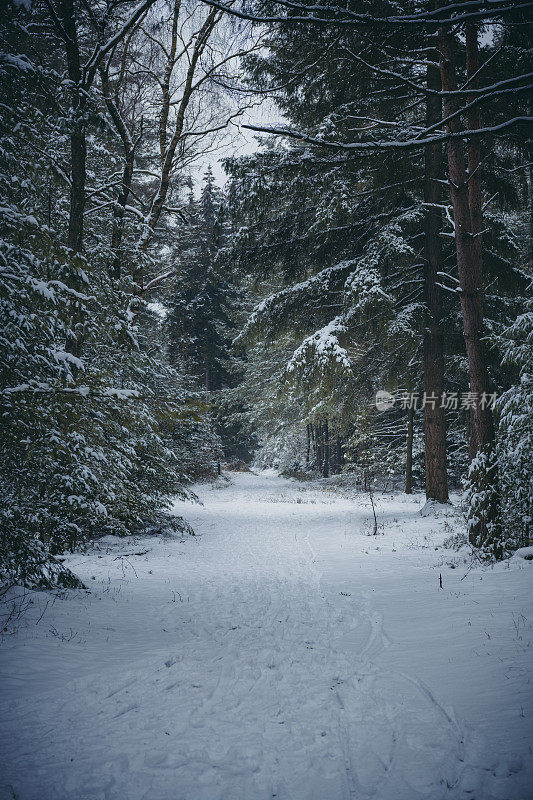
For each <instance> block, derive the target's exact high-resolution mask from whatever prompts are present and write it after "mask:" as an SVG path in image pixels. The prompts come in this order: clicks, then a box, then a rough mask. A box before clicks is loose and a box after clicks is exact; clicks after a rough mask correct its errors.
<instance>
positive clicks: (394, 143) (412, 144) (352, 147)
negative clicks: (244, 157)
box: [242, 116, 533, 152]
mask: <svg viewBox="0 0 533 800" xmlns="http://www.w3.org/2000/svg"><path fill="white" fill-rule="evenodd" d="M532 123H533V117H525V116H519V117H513V118H512V119H509V120H506V121H505V122H502V123H500V124H499V125H492V126H487V127H485V128H477V129H475V130H465V131H459V132H457V133H443V134H438V135H436V136H428V137H425V138H424V139H419V138H415V139H405V140H404V141H401V140H398V139H393V140H386V139H382V140H380V141H373V142H350V143H343V142H332V141H328V140H327V139H317V138H316V137H314V136H309V135H308V134H306V133H304V132H303V131H296V130H293V129H291V128H272V127H267V126H265V127H263V126H260V125H243V126H242V127H243V128H248V130H251V131H258V132H259V133H272V134H274V135H275V136H286V137H288V138H289V139H297V140H298V141H299V142H307V143H308V144H313V145H317V146H318V147H326V148H329V149H333V150H343V151H346V152H360V151H362V150H366V151H367V152H372V151H374V150H409V149H413V148H417V147H425V145H427V144H434V143H435V142H445V141H449V140H450V139H469V138H472V137H476V136H484V135H488V134H494V133H499V132H500V131H504V130H509V129H510V128H514V127H516V126H517V125H531V124H532Z"/></svg>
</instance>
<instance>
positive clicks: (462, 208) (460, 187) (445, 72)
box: [439, 28, 494, 450]
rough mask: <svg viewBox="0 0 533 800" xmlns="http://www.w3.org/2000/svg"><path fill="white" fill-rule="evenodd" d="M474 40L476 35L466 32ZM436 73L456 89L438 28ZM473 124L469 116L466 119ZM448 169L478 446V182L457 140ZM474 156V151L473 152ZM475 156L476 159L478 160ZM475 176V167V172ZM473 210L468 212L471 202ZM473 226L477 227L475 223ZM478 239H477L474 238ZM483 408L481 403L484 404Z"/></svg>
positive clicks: (448, 45)
mask: <svg viewBox="0 0 533 800" xmlns="http://www.w3.org/2000/svg"><path fill="white" fill-rule="evenodd" d="M472 38H474V39H475V41H476V43H477V36H475V37H472V36H470V47H472V46H473V42H472ZM439 49H440V72H441V80H442V88H443V90H444V91H457V89H458V84H457V77H456V70H455V63H454V47H453V40H452V37H451V35H450V33H449V32H448V31H447V30H446V29H444V28H441V29H440V31H439ZM458 109H459V103H458V101H457V99H456V98H455V97H454V96H451V97H450V96H448V97H446V98H445V100H444V116H448V115H450V114H453V113H455V112H456V111H457V110H458ZM469 121H470V122H471V120H469ZM447 128H448V130H449V131H450V132H451V133H457V132H459V131H460V120H459V117H455V118H454V119H453V120H450V121H449V122H448V123H447ZM447 151H448V172H449V180H450V192H451V198H452V205H453V211H454V221H455V247H456V253H457V269H458V273H459V283H460V300H461V311H462V317H463V333H464V338H465V344H466V352H467V356H468V370H469V378H470V391H471V392H474V393H475V395H476V397H477V400H478V402H476V405H475V408H474V410H473V415H472V421H473V436H474V442H475V446H476V450H480V449H481V448H483V447H484V446H485V445H490V444H491V443H492V442H493V440H494V425H493V420H492V411H491V409H490V408H488V405H487V404H482V403H480V402H479V400H480V398H481V397H482V395H483V394H485V395H487V394H489V391H490V387H489V377H488V372H487V367H486V363H485V353H484V348H483V341H482V337H483V284H482V267H483V264H482V248H481V236H476V233H479V231H478V230H477V228H478V227H479V225H480V221H481V184H480V183H479V179H478V178H477V176H474V178H473V180H474V184H475V186H474V189H470V186H469V183H470V181H469V177H470V176H472V173H473V169H475V168H476V167H475V166H474V165H472V169H471V170H470V171H469V172H467V169H466V163H465V153H464V145H463V141H462V140H461V139H451V140H450V141H449V142H448V147H447ZM472 154H473V158H474V159H475V161H474V164H476V166H477V164H478V163H479V150H478V145H475V146H472ZM476 154H477V155H476ZM476 159H477V160H476ZM477 174H478V175H479V169H478V173H477ZM471 196H472V202H473V208H472V211H473V213H472V212H471V208H470V200H471ZM474 226H475V227H474ZM478 240H479V241H478ZM483 406H484V407H483Z"/></svg>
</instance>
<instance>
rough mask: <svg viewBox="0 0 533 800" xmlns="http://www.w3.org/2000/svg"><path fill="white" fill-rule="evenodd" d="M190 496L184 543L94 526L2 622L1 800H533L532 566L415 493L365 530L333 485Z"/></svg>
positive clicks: (259, 485) (263, 478)
mask: <svg viewBox="0 0 533 800" xmlns="http://www.w3.org/2000/svg"><path fill="white" fill-rule="evenodd" d="M197 491H198V494H199V496H200V498H201V500H202V501H203V503H204V505H203V506H199V505H193V504H192V503H188V502H179V503H176V506H175V510H176V513H179V514H181V515H184V516H185V517H186V518H187V520H188V521H189V522H190V523H191V524H192V525H193V526H194V528H195V530H196V532H197V534H198V535H197V537H187V538H182V537H179V536H172V537H171V536H161V537H150V538H148V537H138V538H135V539H128V540H126V539H120V538H117V537H106V538H105V540H102V541H101V542H100V543H99V544H97V545H95V546H94V547H92V548H91V551H90V552H89V553H87V554H76V555H73V556H71V557H69V559H68V564H69V566H70V567H71V568H72V569H74V570H75V571H76V572H77V574H78V575H79V576H80V577H81V578H82V579H83V580H84V581H85V582H86V584H87V586H89V587H90V593H86V592H83V591H79V590H70V591H68V592H66V593H65V597H64V598H63V599H56V600H55V601H53V602H52V600H50V596H49V595H46V594H45V593H34V594H31V595H29V596H27V597H26V601H27V600H28V598H29V599H32V600H33V603H32V604H31V605H28V608H27V610H26V613H25V614H24V615H23V616H22V617H21V618H20V619H19V620H18V621H17V622H16V625H15V628H16V630H15V631H14V630H13V623H10V624H9V625H8V629H7V631H4V634H3V641H2V645H1V647H0V659H1V660H0V687H1V689H0V691H1V693H2V707H1V715H2V725H1V726H0V786H1V787H2V788H0V798H1V800H4V799H5V798H10V800H13V798H17V800H270V799H271V798H278V800H370V799H372V800H438V799H440V798H447V799H448V798H464V799H465V800H466V798H470V800H493V799H494V800H527V798H533V788H532V787H533V755H532V742H533V735H532V734H533V725H532V721H533V698H532V692H531V672H530V667H531V655H532V652H533V647H532V646H531V641H532V638H533V636H532V628H531V623H532V621H533V608H532V604H533V603H532V594H533V593H532V592H531V576H532V569H533V563H532V562H531V561H528V560H524V559H523V558H514V559H510V560H509V561H508V562H506V563H504V564H499V565H496V566H494V567H486V566H480V565H479V564H477V563H474V564H472V562H471V558H470V556H469V554H468V552H467V551H466V550H465V551H464V552H462V553H461V552H460V553H456V552H455V551H452V550H449V549H446V547H444V546H443V541H444V540H445V539H446V537H448V536H450V533H453V531H454V528H455V529H458V528H459V527H460V525H461V524H462V523H461V520H460V518H459V517H458V516H457V515H455V516H454V515H453V513H452V512H450V510H449V509H448V510H447V514H445V515H433V516H432V515H428V516H425V517H421V516H420V514H419V510H420V508H421V507H423V505H424V502H423V498H422V496H420V495H415V496H412V497H410V498H408V497H407V496H402V495H391V494H388V495H383V496H381V495H379V494H377V495H376V503H377V513H378V523H379V526H380V535H378V536H373V535H371V531H372V526H371V522H370V519H371V509H370V506H369V504H368V501H367V499H366V498H365V496H364V495H356V494H355V493H354V492H353V491H352V490H348V489H345V488H342V487H340V486H339V485H336V484H335V483H330V484H329V485H328V484H321V483H320V482H317V483H307V484H304V483H298V482H296V481H292V480H291V481H290V480H286V479H284V478H281V477H278V476H276V475H274V474H272V473H260V474H259V475H255V474H250V473H248V474H232V475H231V484H230V485H220V484H218V485H205V486H200V487H198V488H197ZM452 567H453V568H452ZM439 575H442V582H443V588H442V589H441V588H439ZM21 593H22V590H21V589H14V590H12V596H11V600H12V599H13V597H16V596H20V594H21ZM47 600H48V601H49V602H48V605H46V603H47ZM17 602H20V600H19V601H17Z"/></svg>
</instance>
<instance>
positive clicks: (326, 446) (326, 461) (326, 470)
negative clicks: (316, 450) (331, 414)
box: [322, 418, 329, 478]
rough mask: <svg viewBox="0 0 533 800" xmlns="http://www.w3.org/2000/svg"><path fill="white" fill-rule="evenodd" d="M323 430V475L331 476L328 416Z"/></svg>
mask: <svg viewBox="0 0 533 800" xmlns="http://www.w3.org/2000/svg"><path fill="white" fill-rule="evenodd" d="M322 430H323V435H324V463H323V467H322V475H323V476H324V478H329V425H328V420H327V418H326V419H325V420H324V425H323V427H322Z"/></svg>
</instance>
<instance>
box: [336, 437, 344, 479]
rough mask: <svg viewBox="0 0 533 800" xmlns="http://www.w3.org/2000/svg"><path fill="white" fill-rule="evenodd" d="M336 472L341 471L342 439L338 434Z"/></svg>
mask: <svg viewBox="0 0 533 800" xmlns="http://www.w3.org/2000/svg"><path fill="white" fill-rule="evenodd" d="M336 444H337V473H339V472H342V460H343V458H342V440H341V437H340V436H339V434H337V442H336Z"/></svg>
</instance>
